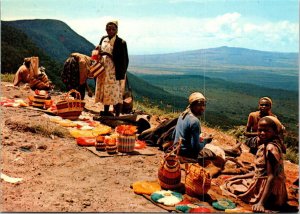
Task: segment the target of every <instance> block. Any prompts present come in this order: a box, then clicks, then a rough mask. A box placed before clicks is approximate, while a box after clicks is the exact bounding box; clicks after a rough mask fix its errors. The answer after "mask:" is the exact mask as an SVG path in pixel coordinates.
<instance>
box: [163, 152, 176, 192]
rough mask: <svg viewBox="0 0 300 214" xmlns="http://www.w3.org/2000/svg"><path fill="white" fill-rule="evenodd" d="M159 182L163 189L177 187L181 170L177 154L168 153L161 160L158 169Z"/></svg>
mask: <svg viewBox="0 0 300 214" xmlns="http://www.w3.org/2000/svg"><path fill="white" fill-rule="evenodd" d="M158 180H159V184H160V186H161V187H162V188H163V189H170V190H173V189H177V188H179V187H180V184H181V170H180V163H179V160H178V158H177V155H175V154H170V155H168V156H167V157H165V159H164V160H163V161H162V162H161V165H160V167H159V169H158Z"/></svg>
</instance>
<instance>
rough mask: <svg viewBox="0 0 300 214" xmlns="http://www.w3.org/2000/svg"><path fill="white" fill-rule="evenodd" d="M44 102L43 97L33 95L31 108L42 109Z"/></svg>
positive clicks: (44, 98)
mask: <svg viewBox="0 0 300 214" xmlns="http://www.w3.org/2000/svg"><path fill="white" fill-rule="evenodd" d="M46 100H47V97H46V96H44V95H35V96H34V97H33V100H32V106H33V107H36V108H40V109H43V108H44V105H45V101H46Z"/></svg>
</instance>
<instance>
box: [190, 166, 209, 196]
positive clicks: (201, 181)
mask: <svg viewBox="0 0 300 214" xmlns="http://www.w3.org/2000/svg"><path fill="white" fill-rule="evenodd" d="M210 185H211V178H210V175H209V173H208V172H206V170H205V169H204V168H203V167H202V166H200V165H199V164H186V176H185V193H186V194H188V195H190V196H199V195H204V194H206V193H207V192H208V190H209V189H210Z"/></svg>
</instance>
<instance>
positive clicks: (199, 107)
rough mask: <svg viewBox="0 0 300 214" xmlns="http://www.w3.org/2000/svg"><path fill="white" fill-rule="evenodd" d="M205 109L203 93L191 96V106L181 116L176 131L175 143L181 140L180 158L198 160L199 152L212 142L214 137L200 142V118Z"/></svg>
mask: <svg viewBox="0 0 300 214" xmlns="http://www.w3.org/2000/svg"><path fill="white" fill-rule="evenodd" d="M205 107H206V99H205V97H204V96H203V95H202V94H201V93H199V92H194V93H192V94H191V95H190V96H189V105H188V107H187V109H186V110H185V111H184V112H183V113H181V115H180V116H179V118H178V121H177V124H176V127H175V131H174V134H175V139H174V143H175V144H177V143H178V142H179V141H180V140H181V146H180V150H179V156H183V157H186V158H191V159H197V158H198V154H199V152H200V151H201V150H202V149H203V148H204V146H205V145H206V144H207V143H210V142H211V141H212V136H211V135H208V136H207V137H206V138H204V139H203V140H202V141H201V142H200V134H201V124H200V120H199V118H198V117H199V116H201V115H202V114H203V112H204V111H205Z"/></svg>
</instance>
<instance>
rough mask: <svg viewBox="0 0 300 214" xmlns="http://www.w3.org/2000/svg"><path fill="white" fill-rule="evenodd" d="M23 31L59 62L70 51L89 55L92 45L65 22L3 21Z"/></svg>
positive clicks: (40, 20)
mask: <svg viewBox="0 0 300 214" xmlns="http://www.w3.org/2000/svg"><path fill="white" fill-rule="evenodd" d="M3 23H5V24H8V25H11V26H13V27H15V28H18V29H20V30H22V31H23V32H25V33H26V34H27V35H28V37H30V39H31V40H32V41H33V42H34V43H35V44H36V45H37V46H38V47H39V48H41V49H42V50H43V51H44V52H45V53H47V54H48V55H49V56H51V57H53V59H55V60H58V61H59V62H64V60H65V59H66V58H67V57H68V56H69V55H70V53H72V52H79V53H82V54H86V55H90V54H91V51H92V50H93V49H94V45H93V44H92V43H90V42H89V41H88V40H86V39H85V38H84V37H82V36H80V35H79V34H77V33H76V32H75V31H73V30H72V29H71V28H70V27H69V26H68V25H67V24H65V23H64V22H62V21H59V20H53V19H34V20H17V21H3Z"/></svg>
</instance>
